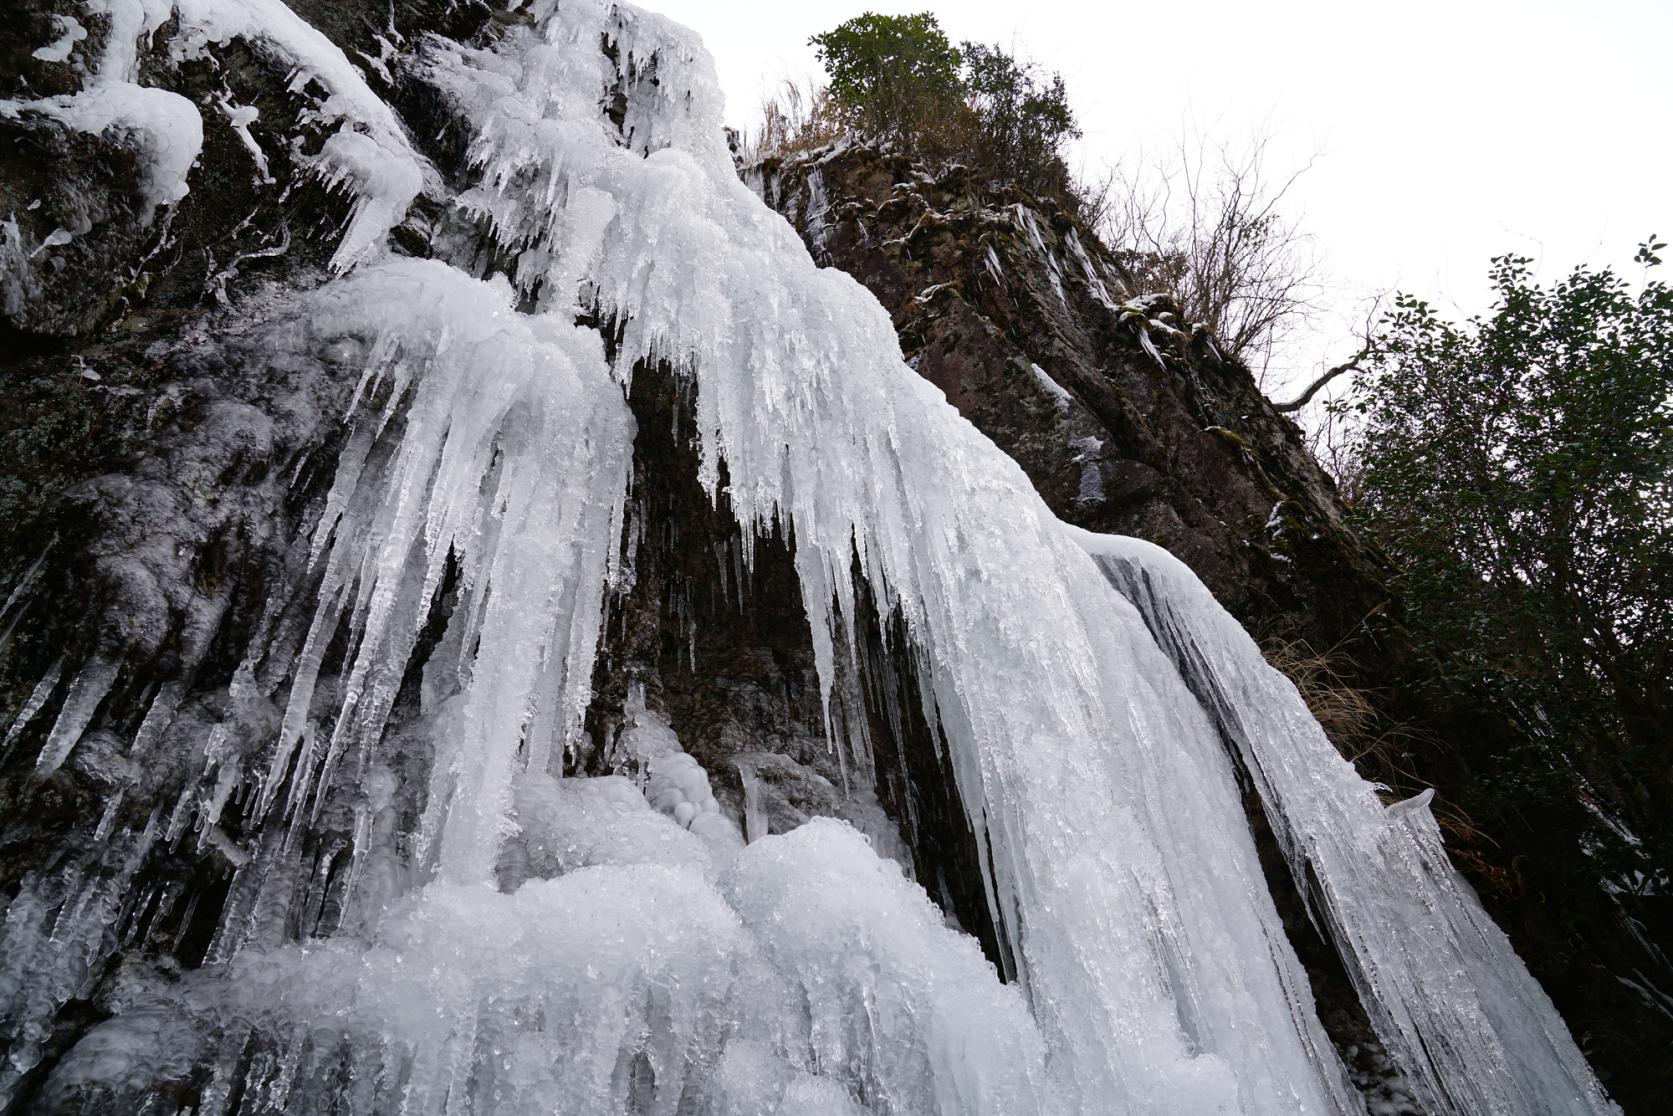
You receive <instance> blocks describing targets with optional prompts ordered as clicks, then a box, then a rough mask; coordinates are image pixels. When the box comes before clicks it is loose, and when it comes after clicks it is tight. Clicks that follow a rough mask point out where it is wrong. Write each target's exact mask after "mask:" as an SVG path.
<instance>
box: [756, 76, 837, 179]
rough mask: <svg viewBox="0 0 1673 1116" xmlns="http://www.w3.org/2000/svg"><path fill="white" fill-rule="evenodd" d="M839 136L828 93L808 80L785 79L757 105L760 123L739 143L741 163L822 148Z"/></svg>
mask: <svg viewBox="0 0 1673 1116" xmlns="http://www.w3.org/2000/svg"><path fill="white" fill-rule="evenodd" d="M841 134H842V128H841V126H840V125H839V123H838V121H837V117H836V110H835V108H834V106H833V105H832V104H831V97H830V93H829V92H828V91H827V90H826V88H825V87H824V86H822V85H817V84H815V83H813V82H811V81H808V82H798V81H794V80H792V79H790V78H785V79H784V81H782V82H780V83H779V87H778V91H777V92H776V93H774V94H773V95H772V96H770V97H768V98H767V99H766V100H765V101H763V102H762V104H761V121H760V123H759V124H758V125H757V126H756V127H755V129H754V130H753V131H747V130H746V131H745V132H744V133H743V136H742V138H741V142H740V143H739V155H740V158H742V159H743V161H744V163H745V164H746V165H747V164H751V163H759V162H760V161H761V160H763V159H772V158H780V159H782V158H785V157H787V156H790V155H797V154H800V153H802V152H804V151H812V150H814V149H816V148H820V147H823V146H825V145H826V144H828V143H830V142H832V141H833V140H835V139H836V138H837V137H838V136H839V135H841Z"/></svg>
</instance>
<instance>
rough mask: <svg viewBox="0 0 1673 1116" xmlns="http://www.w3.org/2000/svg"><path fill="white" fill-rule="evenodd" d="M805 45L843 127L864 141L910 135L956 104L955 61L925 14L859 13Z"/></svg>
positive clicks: (954, 53) (956, 55) (958, 100)
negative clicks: (817, 63)
mask: <svg viewBox="0 0 1673 1116" xmlns="http://www.w3.org/2000/svg"><path fill="white" fill-rule="evenodd" d="M808 41H809V42H810V43H811V44H812V45H813V47H814V53H815V55H816V56H817V57H818V59H819V61H820V63H821V64H822V65H823V66H824V67H825V70H826V72H827V73H829V74H830V77H831V86H830V95H831V100H832V102H833V103H834V105H835V106H836V108H837V110H838V111H839V113H840V114H841V116H842V117H843V119H844V121H845V122H846V123H847V124H849V125H850V126H852V127H854V128H857V129H858V130H860V131H861V132H864V133H866V134H868V135H895V136H910V135H914V134H916V133H918V132H919V131H921V130H923V129H924V128H926V127H928V126H930V125H931V124H932V123H933V122H934V121H935V120H937V119H938V118H940V117H942V116H945V115H946V114H947V113H949V112H951V111H953V110H954V109H956V108H957V106H958V105H960V104H961V103H962V100H963V95H964V87H963V84H962V82H961V81H960V80H959V53H958V51H957V50H956V49H955V48H954V47H953V44H952V43H951V42H949V41H948V39H947V36H946V34H945V33H944V32H943V31H942V30H941V26H940V24H939V23H937V22H936V19H935V17H934V16H933V15H931V14H930V13H929V12H919V13H918V14H916V15H904V16H885V15H877V14H876V13H874V12H866V13H865V14H864V15H859V16H855V17H854V18H853V19H850V20H848V21H846V22H844V23H841V24H839V25H838V26H837V27H835V28H834V29H832V30H830V31H826V32H823V33H821V34H818V35H815V36H813V37H812V38H811V39H809V40H808Z"/></svg>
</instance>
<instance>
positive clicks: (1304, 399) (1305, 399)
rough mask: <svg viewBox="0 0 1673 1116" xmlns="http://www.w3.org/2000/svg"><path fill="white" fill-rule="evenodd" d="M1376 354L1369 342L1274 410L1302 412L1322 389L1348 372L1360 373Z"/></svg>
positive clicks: (1373, 345) (1273, 407)
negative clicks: (1363, 365) (1367, 360)
mask: <svg viewBox="0 0 1673 1116" xmlns="http://www.w3.org/2000/svg"><path fill="white" fill-rule="evenodd" d="M1375 352H1376V345H1375V343H1374V342H1370V341H1367V342H1366V343H1365V346H1364V347H1363V348H1361V349H1360V350H1359V352H1357V353H1355V354H1354V355H1353V356H1351V357H1349V358H1348V359H1347V360H1344V361H1343V362H1342V363H1341V364H1338V365H1335V366H1334V367H1331V368H1327V369H1325V371H1324V373H1323V374H1322V375H1320V376H1319V377H1318V378H1317V379H1316V380H1314V381H1313V382H1312V383H1310V384H1308V385H1307V387H1306V388H1305V389H1304V390H1303V391H1302V393H1301V394H1300V395H1298V396H1296V397H1295V398H1294V399H1292V400H1290V401H1289V402H1288V403H1274V404H1273V405H1272V409H1273V410H1275V411H1280V412H1288V411H1299V410H1301V408H1303V407H1305V406H1307V404H1308V403H1310V402H1312V399H1313V396H1315V395H1317V394H1318V393H1319V391H1320V389H1321V388H1323V387H1324V386H1325V385H1326V384H1328V383H1330V381H1332V380H1334V379H1336V377H1338V376H1341V375H1344V374H1346V373H1348V372H1355V371H1358V369H1359V366H1360V365H1361V364H1363V363H1364V362H1365V360H1366V358H1367V357H1369V356H1371V355H1372V354H1374V353H1375Z"/></svg>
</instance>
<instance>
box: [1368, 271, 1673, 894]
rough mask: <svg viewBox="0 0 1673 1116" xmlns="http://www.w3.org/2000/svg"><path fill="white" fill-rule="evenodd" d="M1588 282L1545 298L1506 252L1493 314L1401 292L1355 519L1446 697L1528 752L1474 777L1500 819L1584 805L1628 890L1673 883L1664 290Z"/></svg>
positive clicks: (1668, 339) (1668, 305) (1672, 480)
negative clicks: (1484, 705) (1396, 582)
mask: <svg viewBox="0 0 1673 1116" xmlns="http://www.w3.org/2000/svg"><path fill="white" fill-rule="evenodd" d="M1664 247H1665V245H1664V244H1661V243H1658V242H1655V241H1653V239H1652V241H1648V242H1646V243H1645V244H1644V245H1642V246H1641V247H1640V249H1639V253H1638V256H1637V259H1636V262H1637V263H1638V264H1640V265H1642V266H1643V267H1644V268H1645V269H1646V274H1645V279H1644V281H1643V282H1642V284H1640V285H1639V286H1638V288H1637V289H1636V291H1635V290H1634V288H1633V285H1631V284H1629V283H1628V282H1627V281H1626V280H1625V279H1623V278H1621V277H1619V276H1617V275H1615V274H1614V273H1613V272H1611V271H1609V270H1602V271H1594V270H1591V269H1589V268H1585V267H1581V268H1579V269H1577V270H1576V271H1574V272H1573V273H1572V274H1571V275H1569V276H1568V277H1567V278H1566V279H1564V280H1562V281H1561V282H1559V283H1557V284H1556V285H1555V286H1554V287H1551V288H1546V287H1542V286H1540V285H1538V284H1536V283H1535V282H1534V280H1533V277H1532V273H1531V271H1530V261H1529V260H1527V259H1524V258H1522V257H1518V256H1501V257H1499V258H1497V259H1495V260H1494V261H1493V265H1492V270H1491V277H1492V282H1493V286H1494V289H1495V291H1496V294H1497V298H1496V301H1495V304H1494V306H1493V308H1492V311H1491V312H1490V314H1489V315H1488V316H1486V317H1485V318H1480V317H1478V318H1473V319H1471V320H1470V321H1469V322H1468V323H1466V324H1465V325H1462V326H1459V325H1456V324H1453V323H1450V322H1447V321H1444V320H1443V319H1442V318H1441V317H1440V316H1439V315H1438V314H1437V313H1436V312H1435V310H1434V308H1433V307H1431V306H1430V305H1429V304H1428V303H1426V302H1423V301H1421V300H1419V299H1416V298H1413V297H1411V296H1409V295H1408V296H1401V297H1400V298H1399V299H1398V300H1397V301H1396V304H1395V308H1394V310H1393V312H1392V313H1391V315H1390V316H1389V317H1388V318H1387V319H1386V321H1385V323H1384V332H1383V334H1382V336H1381V337H1380V338H1379V339H1378V344H1377V346H1376V350H1375V353H1374V356H1373V357H1372V372H1373V374H1372V375H1371V376H1369V377H1366V378H1363V379H1362V380H1361V381H1360V383H1359V385H1358V386H1357V388H1356V390H1355V392H1354V393H1352V394H1351V395H1350V396H1349V397H1348V398H1347V399H1346V400H1344V401H1342V402H1341V403H1338V404H1336V405H1335V407H1336V409H1337V410H1338V412H1339V413H1344V412H1347V413H1356V414H1357V416H1358V417H1359V419H1360V421H1361V422H1362V423H1363V426H1362V429H1361V433H1360V435H1359V439H1358V441H1359V444H1358V454H1359V457H1360V461H1361V467H1362V477H1361V478H1360V479H1361V481H1362V484H1363V492H1364V494H1363V497H1362V500H1361V503H1360V505H1359V507H1358V509H1357V510H1356V514H1357V515H1358V516H1359V517H1360V518H1361V519H1362V521H1363V523H1364V524H1365V525H1366V526H1368V527H1369V528H1370V529H1371V530H1373V531H1374V532H1375V533H1376V534H1377V535H1378V536H1379V537H1380V538H1381V540H1382V541H1383V543H1384V544H1385V546H1386V547H1387V548H1388V550H1389V551H1390V553H1391V554H1392V555H1393V556H1394V557H1395V559H1396V560H1397V561H1398V562H1399V563H1400V565H1401V568H1402V573H1401V575H1400V581H1401V584H1400V586H1399V589H1400V591H1401V594H1402V597H1403V599H1404V600H1405V601H1406V603H1407V605H1408V608H1409V610H1410V614H1411V615H1410V620H1411V623H1412V625H1413V628H1414V630H1415V632H1416V633H1417V635H1418V637H1419V638H1420V640H1421V641H1422V642H1424V643H1426V644H1427V645H1428V648H1429V649H1430V650H1431V651H1432V652H1434V653H1435V654H1436V656H1437V657H1438V658H1439V660H1440V661H1441V662H1442V664H1443V670H1444V674H1443V677H1442V679H1441V684H1443V685H1446V686H1450V687H1455V688H1458V689H1460V690H1468V691H1472V692H1475V693H1477V694H1486V695H1488V696H1489V697H1490V698H1492V699H1493V700H1494V701H1495V702H1496V703H1497V705H1498V706H1499V708H1500V709H1501V710H1502V711H1503V713H1504V715H1505V716H1507V717H1511V718H1514V719H1515V721H1516V723H1517V724H1518V725H1519V726H1520V728H1521V730H1522V735H1523V737H1524V738H1525V740H1526V741H1527V743H1526V745H1525V746H1523V747H1521V748H1519V749H1517V750H1515V751H1514V752H1512V753H1507V754H1502V755H1498V756H1494V757H1490V758H1489V759H1488V761H1487V769H1486V770H1485V771H1484V772H1483V774H1484V775H1485V776H1486V777H1487V780H1488V781H1489V782H1491V783H1493V784H1494V785H1495V787H1496V788H1497V790H1498V792H1499V793H1500V794H1501V796H1502V797H1503V798H1504V799H1505V803H1506V804H1507V805H1512V804H1514V805H1519V806H1524V807H1527V808H1532V809H1540V808H1546V807H1554V806H1555V805H1556V804H1559V803H1562V802H1565V801H1566V802H1567V803H1569V804H1570V806H1572V805H1573V804H1574V803H1575V802H1576V801H1579V802H1582V803H1586V804H1587V805H1588V806H1589V807H1595V808H1596V810H1597V811H1601V812H1602V813H1603V814H1607V815H1609V816H1610V817H1612V818H1616V819H1620V820H1622V821H1624V822H1625V823H1626V824H1627V825H1628V827H1630V828H1631V829H1632V830H1633V831H1634V832H1635V833H1636V835H1637V836H1638V837H1640V838H1642V840H1643V844H1642V845H1636V844H1634V843H1633V842H1631V841H1629V840H1626V839H1624V838H1623V837H1622V835H1620V834H1619V833H1617V832H1616V831H1615V829H1614V827H1613V826H1610V825H1608V824H1604V823H1602V822H1601V821H1600V819H1599V816H1598V813H1597V812H1594V811H1593V810H1591V809H1585V810H1572V809H1571V810H1570V811H1569V812H1568V814H1569V816H1570V817H1571V819H1572V824H1573V826H1574V832H1573V833H1572V837H1573V839H1574V840H1576V841H1580V842H1582V843H1583V844H1584V845H1585V846H1586V847H1587V848H1588V850H1589V851H1591V852H1592V854H1593V857H1594V860H1595V861H1596V862H1598V863H1599V864H1600V865H1602V866H1604V869H1605V871H1606V872H1610V873H1612V874H1613V875H1614V878H1615V880H1616V883H1617V885H1618V886H1619V887H1620V888H1621V889H1622V890H1625V891H1633V890H1638V889H1645V888H1653V887H1664V886H1666V884H1667V882H1668V881H1667V880H1666V879H1665V877H1664V876H1663V878H1662V879H1660V881H1659V883H1657V882H1654V881H1655V880H1656V877H1657V876H1658V874H1664V873H1665V872H1666V870H1667V867H1668V866H1669V865H1673V855H1670V854H1673V826H1670V820H1673V774H1670V769H1673V764H1670V761H1669V751H1668V747H1667V744H1666V739H1665V733H1666V726H1667V724H1668V718H1669V714H1673V681H1670V680H1673V288H1670V287H1669V286H1668V284H1667V283H1666V282H1665V281H1663V280H1661V279H1657V278H1653V277H1651V276H1650V274H1649V270H1650V269H1653V268H1654V267H1656V266H1657V265H1659V264H1660V262H1661V261H1660V259H1659V257H1658V256H1657V254H1656V253H1657V252H1659V251H1660V250H1661V249H1662V248H1664Z"/></svg>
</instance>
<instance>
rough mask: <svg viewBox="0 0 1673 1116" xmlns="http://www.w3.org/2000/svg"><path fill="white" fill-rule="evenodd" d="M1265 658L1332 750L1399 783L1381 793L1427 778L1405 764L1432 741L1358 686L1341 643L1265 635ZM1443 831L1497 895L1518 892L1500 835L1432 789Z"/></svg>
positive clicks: (1457, 858) (1408, 789)
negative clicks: (1323, 644)
mask: <svg viewBox="0 0 1673 1116" xmlns="http://www.w3.org/2000/svg"><path fill="white" fill-rule="evenodd" d="M1261 651H1262V653H1263V654H1264V655H1265V656H1266V661H1267V662H1268V663H1270V664H1272V666H1273V667H1274V668H1276V669H1277V670H1279V671H1281V672H1282V673H1283V674H1284V675H1285V676H1286V677H1287V678H1289V680H1290V681H1291V682H1293V683H1295V688H1296V689H1297V690H1298V691H1299V692H1300V694H1301V699H1302V700H1303V701H1304V702H1306V703H1307V708H1308V709H1309V710H1310V711H1311V712H1312V714H1313V717H1314V719H1316V720H1317V721H1318V722H1319V725H1320V727H1322V728H1323V729H1324V731H1325V735H1326V736H1328V737H1329V738H1330V741H1331V743H1333V744H1335V745H1336V750H1337V751H1339V752H1340V753H1341V754H1342V755H1344V756H1346V757H1347V758H1348V759H1349V760H1351V761H1353V763H1354V766H1355V767H1357V768H1358V769H1359V770H1360V771H1361V772H1362V773H1363V774H1365V775H1366V776H1368V777H1369V778H1371V779H1374V780H1376V781H1378V782H1381V783H1383V784H1385V785H1387V786H1392V787H1395V788H1400V789H1397V790H1395V791H1392V792H1390V793H1389V794H1387V795H1385V796H1384V797H1385V799H1386V800H1387V801H1390V802H1392V801H1396V800H1398V799H1400V798H1403V797H1405V796H1406V795H1407V794H1408V793H1415V790H1416V789H1420V788H1422V787H1424V786H1427V785H1428V780H1425V779H1422V778H1420V777H1418V776H1417V775H1416V774H1414V773H1413V772H1412V771H1411V770H1410V769H1409V768H1408V766H1407V764H1406V754H1407V752H1408V750H1409V748H1410V747H1411V746H1412V745H1413V744H1415V743H1422V742H1426V741H1427V742H1428V743H1431V744H1432V743H1434V742H1433V741H1428V739H1427V738H1426V737H1424V736H1422V735H1421V734H1420V733H1418V732H1416V731H1415V730H1413V729H1412V728H1410V727H1409V726H1407V725H1403V724H1395V723H1390V722H1389V721H1388V719H1387V718H1386V717H1385V716H1384V715H1383V713H1382V712H1381V711H1380V710H1379V709H1378V707H1377V703H1376V701H1375V700H1374V697H1373V695H1372V693H1371V691H1368V690H1365V689H1363V688H1361V687H1358V686H1355V685H1354V684H1353V683H1352V681H1350V677H1351V675H1352V674H1354V673H1355V670H1354V664H1353V660H1352V659H1351V658H1349V657H1348V656H1347V655H1346V654H1345V653H1344V652H1343V651H1342V650H1341V649H1340V648H1339V647H1337V648H1332V649H1330V650H1329V651H1324V652H1320V651H1317V650H1315V649H1314V648H1313V647H1312V646H1311V645H1310V644H1309V643H1307V641H1306V640H1301V639H1284V638H1270V639H1267V640H1265V641H1264V642H1263V643H1262V645H1261ZM1430 810H1431V812H1432V813H1433V814H1434V817H1435V823H1436V824H1437V825H1438V826H1440V829H1441V832H1442V834H1443V835H1444V837H1445V839H1446V848H1447V852H1448V853H1449V854H1450V855H1451V857H1452V859H1453V861H1454V862H1455V863H1456V864H1457V865H1458V866H1459V867H1460V868H1462V869H1464V870H1465V871H1466V872H1468V873H1469V874H1470V876H1471V877H1472V878H1473V879H1475V880H1476V881H1477V883H1478V885H1480V886H1484V887H1486V888H1487V889H1488V890H1490V891H1493V892H1495V893H1497V894H1500V895H1514V894H1518V893H1520V892H1521V890H1522V887H1523V884H1522V878H1521V873H1520V872H1518V871H1517V870H1516V866H1515V864H1514V863H1512V864H1509V865H1506V864H1504V863H1503V859H1502V857H1501V856H1500V855H1498V854H1496V853H1495V852H1494V851H1493V850H1495V849H1497V848H1498V843H1497V842H1496V841H1494V840H1493V839H1492V838H1491V837H1489V836H1488V835H1487V834H1486V833H1484V832H1482V831H1481V829H1479V828H1478V827H1477V826H1476V823H1475V821H1474V820H1473V819H1472V818H1471V817H1470V816H1469V815H1468V814H1466V813H1465V812H1464V811H1463V810H1462V809H1460V808H1459V807H1458V806H1457V805H1456V804H1455V803H1453V802H1451V801H1449V800H1448V799H1446V798H1444V797H1440V796H1437V797H1436V798H1435V800H1434V801H1433V803H1432V804H1431V806H1430Z"/></svg>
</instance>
